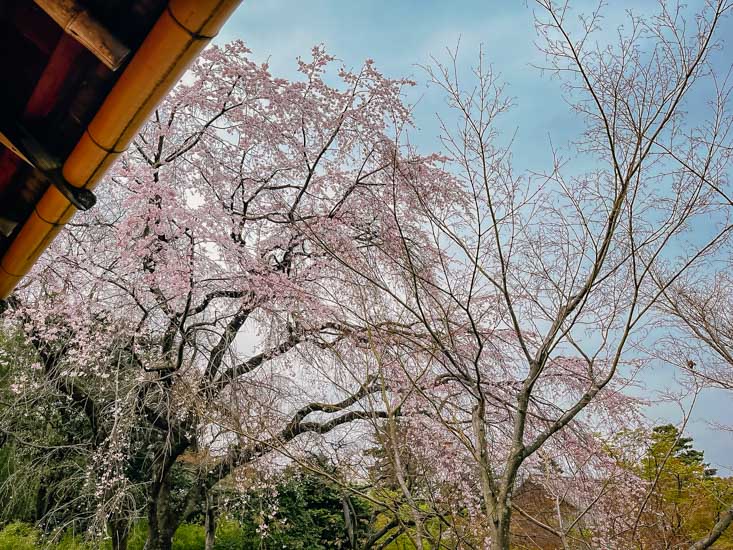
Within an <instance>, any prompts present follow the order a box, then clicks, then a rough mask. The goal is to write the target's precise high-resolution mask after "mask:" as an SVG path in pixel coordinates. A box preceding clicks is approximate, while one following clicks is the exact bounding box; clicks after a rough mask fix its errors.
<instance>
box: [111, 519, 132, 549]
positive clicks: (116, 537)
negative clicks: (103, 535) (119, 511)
mask: <svg viewBox="0 0 733 550" xmlns="http://www.w3.org/2000/svg"><path fill="white" fill-rule="evenodd" d="M107 529H108V530H109V536H110V537H111V538H112V550H127V538H128V536H129V534H130V525H129V523H128V521H127V519H122V518H111V519H110V521H109V522H108V523H107Z"/></svg>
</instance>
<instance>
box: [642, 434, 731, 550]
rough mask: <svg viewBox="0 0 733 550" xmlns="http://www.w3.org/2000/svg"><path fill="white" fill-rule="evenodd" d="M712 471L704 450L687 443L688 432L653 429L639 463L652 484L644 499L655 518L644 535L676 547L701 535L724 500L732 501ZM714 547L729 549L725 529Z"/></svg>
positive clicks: (727, 486)
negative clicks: (650, 496) (648, 501)
mask: <svg viewBox="0 0 733 550" xmlns="http://www.w3.org/2000/svg"><path fill="white" fill-rule="evenodd" d="M715 473H716V472H715V470H714V469H711V468H709V467H708V464H706V463H705V461H704V453H703V452H702V451H700V450H697V449H695V448H694V447H693V440H692V438H691V437H684V436H683V435H682V434H681V433H680V431H679V430H678V429H677V428H676V427H675V426H673V425H671V424H667V425H664V426H657V427H656V428H654V430H653V431H652V434H651V444H650V445H649V448H648V450H647V453H646V456H645V457H644V460H643V463H642V466H641V475H642V477H644V478H645V479H646V480H647V481H649V482H651V483H655V484H656V485H655V491H654V493H653V495H652V498H651V499H650V506H651V508H652V510H650V512H652V513H653V516H654V518H656V520H655V521H654V522H653V526H652V527H650V528H649V529H648V530H647V533H646V535H647V537H648V538H649V539H651V540H666V541H672V542H673V543H674V544H677V545H680V546H683V545H689V543H690V542H692V541H695V540H698V539H700V538H702V537H704V536H705V535H706V534H707V533H708V532H709V530H710V528H711V527H712V526H713V525H714V524H715V522H716V521H717V518H718V516H719V514H720V512H721V511H723V509H724V508H725V505H726V503H730V502H731V501H733V483H732V480H731V479H730V478H720V477H717V476H716V475H715ZM716 548H721V549H723V548H726V549H728V548H733V533H732V532H731V531H730V530H728V531H727V532H726V533H724V534H723V536H722V537H721V538H720V539H719V541H718V543H717V544H716Z"/></svg>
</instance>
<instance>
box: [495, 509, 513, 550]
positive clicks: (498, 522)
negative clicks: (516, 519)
mask: <svg viewBox="0 0 733 550" xmlns="http://www.w3.org/2000/svg"><path fill="white" fill-rule="evenodd" d="M495 514H496V519H495V520H494V525H493V529H492V540H491V550H509V542H510V539H511V537H510V531H509V527H510V525H511V519H512V509H511V506H510V505H507V504H503V505H500V506H497V509H496V511H495Z"/></svg>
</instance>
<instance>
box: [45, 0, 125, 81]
mask: <svg viewBox="0 0 733 550" xmlns="http://www.w3.org/2000/svg"><path fill="white" fill-rule="evenodd" d="M34 1H35V3H36V4H37V5H38V7H40V8H41V9H42V10H43V11H45V12H46V13H47V14H48V15H49V16H50V17H51V19H53V20H54V21H56V23H58V24H59V25H60V26H61V28H62V29H64V32H66V33H68V34H69V35H71V36H73V37H74V39H76V40H77V41H78V42H79V43H80V44H82V45H83V46H84V47H85V48H86V49H88V50H89V51H90V52H92V53H93V54H94V55H95V56H96V57H97V59H99V60H100V61H101V62H102V63H104V64H105V65H106V66H107V67H109V68H110V69H112V70H113V71H116V70H117V69H118V68H119V67H120V65H122V63H123V62H124V61H125V59H126V58H127V56H128V55H130V49H129V48H128V47H127V46H125V45H124V44H123V43H122V42H120V41H119V40H118V39H117V38H116V37H115V36H114V35H113V34H112V33H111V32H110V31H109V30H108V29H107V28H106V27H105V26H104V25H102V24H101V23H100V22H99V21H97V20H96V19H95V18H94V17H93V16H92V15H91V14H90V13H89V12H88V11H87V9H86V8H85V7H84V6H82V5H81V4H79V2H77V1H76V0H34Z"/></svg>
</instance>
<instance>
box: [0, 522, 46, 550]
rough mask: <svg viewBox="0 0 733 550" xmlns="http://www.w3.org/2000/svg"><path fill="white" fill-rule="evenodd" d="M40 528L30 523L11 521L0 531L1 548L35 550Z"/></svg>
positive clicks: (4, 549)
mask: <svg viewBox="0 0 733 550" xmlns="http://www.w3.org/2000/svg"><path fill="white" fill-rule="evenodd" d="M38 538H39V532H38V530H37V529H36V528H35V527H33V526H32V525H30V524H28V523H22V522H19V521H16V522H14V523H9V524H8V525H6V526H5V528H4V529H3V530H2V531H0V550H34V548H36V546H37V545H36V543H37V542H38Z"/></svg>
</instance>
